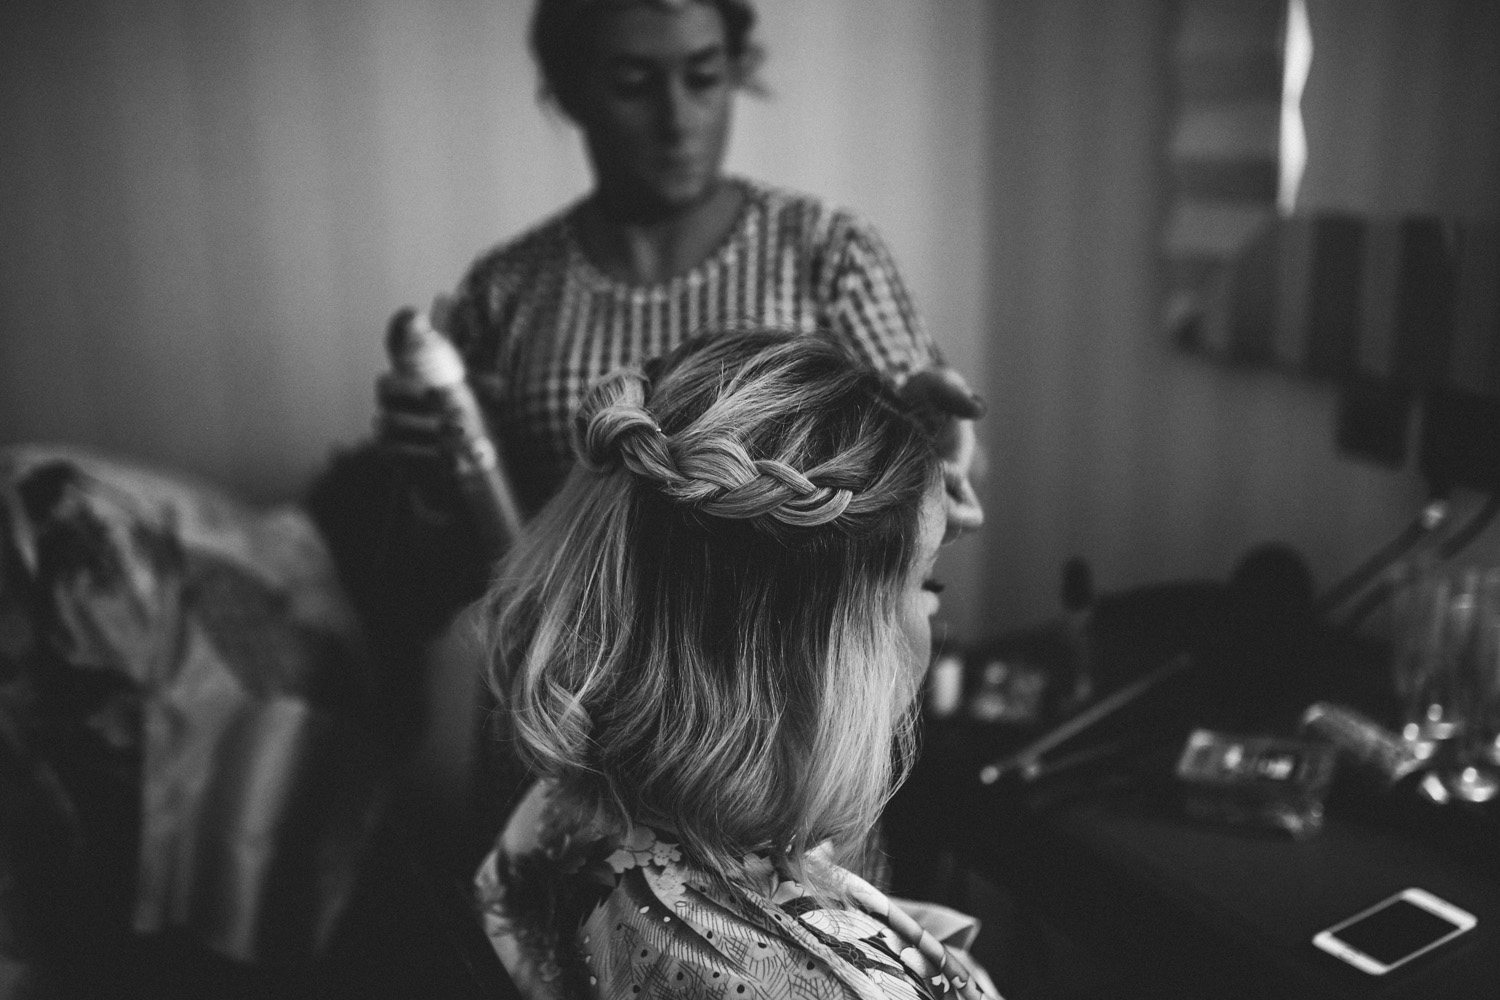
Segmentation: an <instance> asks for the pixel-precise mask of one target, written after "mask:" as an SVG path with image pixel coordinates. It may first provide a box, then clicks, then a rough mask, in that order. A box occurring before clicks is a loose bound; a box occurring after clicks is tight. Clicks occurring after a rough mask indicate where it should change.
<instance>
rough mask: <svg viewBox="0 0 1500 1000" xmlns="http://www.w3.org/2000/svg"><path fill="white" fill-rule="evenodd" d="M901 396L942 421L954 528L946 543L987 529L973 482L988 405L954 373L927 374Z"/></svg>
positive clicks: (940, 446) (949, 511) (919, 374)
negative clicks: (979, 428) (978, 429)
mask: <svg viewBox="0 0 1500 1000" xmlns="http://www.w3.org/2000/svg"><path fill="white" fill-rule="evenodd" d="M901 396H902V398H904V399H905V400H906V401H907V403H909V404H910V405H911V406H912V407H913V408H915V409H917V410H919V411H925V412H928V413H932V414H935V415H937V416H938V417H940V418H941V421H942V422H941V425H940V427H939V429H938V450H939V452H940V453H941V454H942V458H943V488H944V492H945V494H946V496H945V501H946V506H947V515H948V526H947V531H946V533H945V534H944V541H950V542H951V541H952V540H953V539H955V538H957V537H958V536H959V535H961V534H963V533H964V532H966V531H973V530H974V529H976V528H978V527H980V526H981V525H983V524H984V508H983V507H981V506H980V505H979V497H978V495H977V494H975V492H974V484H973V483H971V482H970V481H969V474H970V472H971V471H973V468H974V460H975V456H976V454H977V451H978V446H977V442H976V440H975V437H974V420H975V419H976V418H978V417H980V416H982V415H983V414H984V403H983V402H982V401H981V400H980V398H979V397H978V396H976V395H974V392H973V390H971V389H970V388H969V384H968V383H967V382H965V381H964V377H963V376H962V375H960V374H959V373H958V372H956V371H954V370H953V369H952V368H943V367H939V368H924V369H922V370H921V371H918V372H914V373H913V374H912V375H911V376H910V377H908V378H907V380H906V381H905V382H904V383H903V384H902V386H901Z"/></svg>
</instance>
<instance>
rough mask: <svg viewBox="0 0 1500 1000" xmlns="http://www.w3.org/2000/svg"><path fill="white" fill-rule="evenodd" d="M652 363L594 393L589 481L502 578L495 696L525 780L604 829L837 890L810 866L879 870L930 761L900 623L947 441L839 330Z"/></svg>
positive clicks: (492, 670)
mask: <svg viewBox="0 0 1500 1000" xmlns="http://www.w3.org/2000/svg"><path fill="white" fill-rule="evenodd" d="M649 367H650V368H651V371H650V373H649V375H648V373H647V372H645V371H642V370H640V369H629V370H626V371H622V372H617V373H615V374H613V375H610V376H606V377H605V378H604V379H602V380H601V381H600V382H598V383H596V384H595V385H594V386H593V387H592V388H591V390H590V392H589V394H588V395H587V397H586V398H585V400H584V403H583V405H582V408H581V410H580V412H579V413H578V415H577V420H576V426H575V431H576V433H575V448H576V450H577V452H578V457H579V463H578V464H577V465H576V466H575V468H574V470H573V471H572V473H571V474H570V476H569V478H568V480H567V481H566V483H565V484H564V486H563V488H562V490H561V492H560V493H559V494H558V495H557V496H556V497H555V498H554V499H553V500H552V502H551V503H550V504H548V505H547V507H546V508H545V509H544V510H543V511H542V513H541V514H540V515H539V516H538V518H537V520H536V521H534V522H533V523H532V524H531V525H530V526H529V527H528V529H527V531H526V532H525V533H524V534H523V535H522V537H521V539H520V540H519V541H518V543H517V544H516V546H515V547H514V548H513V549H512V551H511V552H510V553H509V554H508V555H507V556H506V558H505V559H504V560H503V561H502V562H501V564H500V566H499V567H498V569H497V573H496V578H495V582H494V584H493V585H492V588H491V590H490V592H489V594H488V595H487V596H486V598H485V599H484V604H483V605H482V608H481V610H482V611H483V614H482V615H481V616H480V619H481V621H482V623H483V627H484V628H485V629H486V630H487V633H488V636H487V645H488V648H489V650H490V658H489V680H490V682H491V684H492V686H493V688H494V690H495V693H496V695H497V699H498V702H499V704H500V705H501V706H502V707H503V708H502V712H503V717H504V721H506V723H507V728H508V730H509V737H510V738H511V739H513V740H514V743H515V749H516V751H517V753H518V755H519V756H520V758H521V760H522V762H523V763H525V764H526V765H527V766H528V768H529V769H530V770H531V771H532V772H533V773H535V774H536V775H538V776H540V777H545V778H550V779H553V780H555V781H557V782H558V783H560V784H561V785H563V786H564V787H566V788H567V789H568V790H569V791H570V792H572V793H573V794H574V795H575V796H576V797H578V798H579V799H580V800H582V801H584V802H586V803H588V804H590V805H592V806H593V807H594V808H595V809H596V810H598V811H599V813H600V814H601V817H602V818H603V819H605V820H607V821H610V822H613V823H616V824H619V825H621V826H622V827H626V826H628V825H630V824H632V823H644V824H646V825H650V826H654V827H657V828H660V829H664V830H668V831H672V832H673V833H674V834H675V835H676V837H677V838H679V840H680V842H681V844H682V846H683V847H684V849H685V850H686V851H688V853H689V855H690V856H691V857H692V858H693V859H694V860H695V861H696V862H697V863H698V864H700V865H702V866H703V867H705V868H707V869H708V870H709V871H711V872H714V873H716V874H718V875H719V876H721V877H724V878H728V879H734V878H735V877H736V875H737V873H739V872H741V864H742V859H744V858H745V857H747V856H748V855H750V854H752V853H761V854H768V855H769V856H770V857H771V858H772V860H773V861H775V862H779V863H782V864H784V865H785V866H786V868H787V869H788V870H789V871H791V872H793V873H795V874H797V875H798V876H800V877H802V878H803V879H805V880H808V881H809V884H810V885H812V886H813V887H814V888H815V889H818V888H819V886H820V882H821V881H822V880H820V879H819V877H818V875H817V874H816V872H815V871H813V870H811V869H809V868H807V867H805V866H804V865H803V859H804V855H805V854H806V852H807V851H808V850H810V849H811V848H812V847H814V846H816V845H817V844H819V843H821V842H823V841H825V840H832V842H833V845H834V848H835V857H836V858H838V859H840V860H842V861H844V862H845V863H849V864H852V865H855V866H858V865H859V864H860V862H861V861H862V860H863V859H862V851H863V850H864V844H865V842H866V839H867V836H868V834H869V831H870V830H871V829H872V828H873V826H874V823H875V821H876V819H877V817H878V815H879V811H880V809H881V808H882V807H883V805H884V804H885V802H886V800H887V798H888V797H889V795H890V794H891V792H892V791H894V789H895V788H896V787H897V785H898V784H899V782H900V781H901V780H903V779H904V778H905V776H906V773H907V771H908V770H909V768H910V763H911V759H912V755H913V753H914V745H915V736H914V707H913V706H914V704H915V699H916V694H917V690H918V687H919V685H920V673H919V672H918V671H914V670H913V668H912V665H911V664H910V662H908V660H907V657H908V656H909V654H908V653H906V652H905V650H906V647H905V645H904V644H903V643H902V642H901V640H900V638H899V635H898V633H897V626H896V621H897V619H896V615H897V612H898V607H899V603H898V602H899V598H900V596H901V593H902V586H903V583H904V582H905V580H906V575H907V574H908V573H909V572H910V570H911V567H912V565H913V563H914V560H915V559H916V553H917V549H918V544H917V540H918V519H919V514H920V509H921V505H922V503H923V501H924V499H925V498H926V497H927V495H928V492H929V491H930V490H933V489H935V488H936V484H937V483H938V482H939V479H940V467H939V460H938V456H937V453H936V451H935V447H934V443H933V439H932V436H931V434H930V433H929V432H928V430H927V429H926V428H925V427H924V426H923V424H922V423H921V422H920V421H919V420H917V419H916V417H915V415H914V414H912V413H911V412H910V411H909V410H908V409H907V408H906V407H905V405H904V404H903V403H902V402H901V401H900V400H899V398H898V397H897V396H896V395H895V394H894V393H893V392H892V391H891V389H890V388H889V387H888V386H887V385H886V383H885V382H884V380H883V379H882V378H881V376H880V375H879V374H878V373H876V372H875V371H874V370H873V369H871V368H869V367H867V366H865V365H864V364H863V363H861V362H859V361H857V360H855V359H854V358H853V356H852V355H851V354H849V353H848V352H847V351H846V350H845V349H843V348H842V347H840V346H838V345H837V344H836V343H835V342H833V341H832V340H831V339H828V338H827V337H825V336H822V335H789V334H782V333H773V332H754V333H743V334H723V335H718V336H700V337H697V338H694V339H693V340H690V341H688V342H687V343H685V344H683V345H682V346H681V347H679V348H678V349H676V350H675V351H673V352H672V353H671V354H669V355H668V356H666V357H665V358H664V359H662V360H661V361H659V362H656V363H653V364H652V365H651V366H649ZM822 888H823V889H824V890H827V889H829V887H828V886H826V885H825V886H823V887H822ZM833 891H836V889H834V890H833Z"/></svg>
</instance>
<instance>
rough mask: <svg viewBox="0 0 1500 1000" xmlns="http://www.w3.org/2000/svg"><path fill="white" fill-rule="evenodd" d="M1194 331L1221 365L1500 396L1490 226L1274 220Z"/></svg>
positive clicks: (1494, 228)
mask: <svg viewBox="0 0 1500 1000" xmlns="http://www.w3.org/2000/svg"><path fill="white" fill-rule="evenodd" d="M1196 333H1197V346H1198V347H1199V348H1201V349H1202V350H1203V351H1205V352H1207V353H1208V354H1210V355H1212V356H1214V357H1216V358H1220V359H1222V360H1226V361H1230V362H1238V363H1245V364H1258V365H1272V366H1275V367H1279V368H1284V369H1287V370H1289V371H1293V372H1300V373H1304V374H1308V375H1312V376H1316V377H1320V378H1330V379H1337V380H1354V379H1362V380H1374V381H1378V382H1388V383H1395V384H1399V385H1406V386H1411V387H1417V388H1422V387H1439V388H1444V389H1457V390H1460V391H1462V392H1467V393H1473V394H1481V395H1483V394H1488V395H1500V225H1497V224H1495V223H1481V222H1468V221H1466V222H1460V221H1457V220H1452V219H1440V218H1437V217H1432V216H1425V217H1416V216H1413V217H1405V218H1392V219H1372V218H1366V217H1362V216H1355V215H1348V214H1339V213H1321V214H1312V215H1307V216H1297V217H1293V218H1290V219H1281V220H1276V221H1274V222H1272V223H1270V224H1268V225H1267V226H1265V227H1264V228H1263V229H1262V230H1261V231H1260V232H1259V233H1258V234H1256V236H1255V237H1254V238H1253V239H1252V240H1251V241H1250V243H1249V245H1248V246H1247V247H1246V248H1245V249H1244V250H1243V251H1242V252H1241V253H1240V254H1239V255H1238V256H1237V257H1236V258H1235V259H1234V261H1233V263H1232V266H1231V267H1230V268H1228V269H1227V270H1226V272H1225V273H1224V274H1223V276H1222V278H1221V280H1220V281H1218V282H1217V283H1216V284H1215V285H1214V286H1212V288H1210V289H1209V290H1208V291H1207V293H1206V294H1205V296H1204V298H1203V300H1202V310H1201V313H1200V317H1199V321H1198V324H1197V330H1196Z"/></svg>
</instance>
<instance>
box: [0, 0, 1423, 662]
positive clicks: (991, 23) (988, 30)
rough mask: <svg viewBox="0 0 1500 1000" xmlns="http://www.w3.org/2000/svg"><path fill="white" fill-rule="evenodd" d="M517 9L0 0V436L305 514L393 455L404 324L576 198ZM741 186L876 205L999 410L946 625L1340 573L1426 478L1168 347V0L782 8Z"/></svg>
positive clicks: (955, 352) (1276, 380) (845, 1)
mask: <svg viewBox="0 0 1500 1000" xmlns="http://www.w3.org/2000/svg"><path fill="white" fill-rule="evenodd" d="M528 8H529V4H524V3H521V2H518V0H516V2H511V0H506V2H501V0H445V2H444V3H442V4H419V3H415V2H409V0H408V2H397V0H372V2H369V3H364V4H339V3H334V2H332V0H285V2H279V3H248V2H242V3H226V4H212V5H200V4H190V3H187V2H185V0H138V2H134V3H128V4H126V3H105V2H103V0H62V2H48V3H43V2H41V0H21V2H14V0H13V2H12V3H9V4H6V5H4V7H3V12H0V86H3V91H0V128H3V134H4V138H5V141H4V143H3V146H0V150H3V151H0V233H3V234H4V240H3V243H0V443H9V442H20V441H61V442H68V443H74V444H83V445H88V446H93V447H97V448H100V449H103V450H106V451H109V452H111V453H114V454H119V455H123V456H126V457H133V458H138V459H140V460H143V461H146V462H150V463H153V464H157V465H161V466H164V467H168V468H180V469H183V470H185V471H190V472H193V473H197V474H200V475H205V476H207V477H209V478H211V479H213V480H214V481H216V482H219V483H222V484H223V485H225V486H226V487H228V488H230V489H232V490H235V491H237V492H239V493H241V494H243V495H245V496H247V497H250V498H252V499H254V500H257V501H270V500H277V499H284V498H287V497H291V496H294V495H295V494H296V493H297V491H298V490H299V489H301V487H302V486H303V485H304V484H305V483H306V482H307V480H308V478H309V477H310V476H311V475H312V474H313V473H314V472H315V471H316V470H317V469H318V468H319V466H320V465H321V463H322V462H324V461H325V460H326V459H327V456H328V454H329V452H330V450H331V449H332V448H334V447H336V446H339V445H342V444H349V443H352V442H354V441H356V440H358V439H360V438H362V437H363V436H364V435H365V434H367V432H368V429H369V426H370V420H371V419H372V417H373V413H374V410H373V381H374V379H375V377H376V375H377V373H378V372H379V371H380V369H381V367H382V366H383V356H382V348H381V337H382V332H383V326H384V323H385V320H386V318H387V317H388V316H389V315H390V313H391V312H392V311H394V310H395V309H396V308H397V307H399V306H401V305H403V304H405V303H421V302H425V301H426V300H427V299H428V298H429V297H430V296H431V295H432V294H433V293H435V292H438V291H440V290H446V289H448V288H450V287H451V286H452V285H453V283H454V282H455V281H456V280H457V279H458V277H459V275H460V273H461V271H462V270H463V268H464V267H465V266H466V264H467V263H468V262H469V261H470V260H471V259H472V258H473V257H474V256H475V255H476V254H477V253H478V252H480V251H481V250H483V249H484V248H486V247H488V246H490V245H492V244H493V243H495V242H497V241H499V240H501V239H502V238H505V237H507V236H510V235H512V234H514V233H516V232H517V231H519V230H520V229H521V228H523V227H524V226H526V225H529V224H530V223H532V222H534V221H536V220H537V219H538V218H540V217H541V216H542V215H543V214H544V213H547V212H550V211H552V210H554V209H555V208H557V207H560V206H561V205H562V204H564V203H565V202H566V201H567V200H568V199H570V198H572V197H575V196H577V195H578V194H580V193H582V192H583V191H584V190H585V187H586V184H587V174H586V171H585V169H584V164H583V161H582V157H581V154H580V151H579V148H578V143H577V140H576V138H575V136H574V135H573V133H572V132H571V130H570V129H569V128H568V127H567V126H566V125H565V124H563V123H562V122H561V121H559V120H558V119H557V118H556V116H549V115H548V114H547V113H546V112H544V111H543V110H542V109H541V108H540V107H539V106H538V104H537V102H536V100H535V80H534V75H533V71H532V68H531V65H530V62H529V59H528V58H527V55H526V53H525V49H524V28H525V22H526V17H527V13H528ZM760 8H761V12H762V21H763V28H764V31H763V39H764V41H765V43H766V46H767V48H768V50H769V53H770V58H769V61H768V63H767V65H766V69H765V74H764V76H765V79H766V82H767V84H768V86H769V89H770V91H771V94H770V96H769V97H767V98H765V99H755V98H747V99H744V100H742V101H741V102H740V105H739V110H738V114H739V120H738V125H737V130H736V133H735V139H734V143H733V147H732V150H731V155H730V166H731V169H733V170H735V171H738V172H743V173H746V174H749V175H752V176H756V177H759V178H762V179H765V180H769V181H773V182H777V183H782V184H787V185H790V186H793V187H797V188H802V189H805V190H809V191H812V192H815V193H818V194H821V195H824V196H827V197H829V198H831V199H833V200H835V201H838V202H841V203H844V204H847V205H850V206H852V207H854V208H856V209H857V210H859V211H860V212H862V213H863V214H864V215H865V216H867V217H868V218H870V219H871V220H872V221H874V222H875V223H876V224H877V225H878V226H879V227H880V228H881V230H882V231H883V232H884V234H885V235H886V237H887V239H888V241H889V242H890V243H891V245H892V247H893V249H894V251H895V253H896V256H897V258H898V260H899V261H900V263H901V264H902V266H903V269H904V271H905V274H906V276H907V278H908V280H909V282H910V284H911V286H912V288H913V291H914V293H915V296H916V298H917V300H918V304H919V305H920V306H921V307H922V308H923V310H924V312H925V313H926V315H927V318H928V320H929V322H930V325H931V326H932V328H933V330H934V332H935V333H936V335H937V337H938V339H939V341H940V343H941V344H942V346H943V348H944V350H945V351H946V353H947V355H948V357H949V359H950V360H951V361H952V362H953V363H954V364H955V365H956V366H957V367H959V368H960V369H962V370H963V371H965V372H966V373H967V374H968V375H969V376H970V378H971V380H972V381H973V382H974V383H975V385H976V387H977V388H978V390H979V391H980V393H981V394H982V395H983V396H984V397H985V398H986V400H987V401H988V403H989V406H990V414H989V416H988V417H987V418H986V420H985V421H984V423H983V424H982V428H981V433H982V435H983V437H984V441H985V446H986V453H987V458H988V465H989V472H988V475H987V477H986V478H985V479H984V480H983V482H982V493H983V497H984V500H985V502H986V505H987V509H988V512H989V524H988V526H987V528H986V529H985V530H984V531H983V532H982V533H981V534H980V535H978V536H974V537H971V538H968V539H965V540H963V541H961V542H959V543H957V544H956V545H955V546H954V547H953V548H952V549H951V550H950V552H949V553H948V554H947V555H946V556H945V558H944V569H945V575H946V576H947V578H948V582H949V584H950V588H949V591H948V592H947V593H946V594H945V595H944V604H945V613H944V616H945V619H946V620H947V621H948V623H949V625H950V628H951V634H952V635H953V636H954V637H956V638H960V639H965V638H976V637H980V636H984V635H989V634H992V633H994V632H997V631H1000V630H1002V629H1005V628H1010V627H1016V626H1021V625H1026V624H1030V623H1032V622H1034V621H1036V620H1037V619H1039V618H1042V617H1046V616H1048V615H1051V614H1052V613H1054V612H1055V611H1056V609H1057V607H1058V598H1057V582H1058V573H1059V570H1060V567H1061V565H1062V563H1063V561H1064V560H1065V559H1066V558H1067V557H1069V556H1071V555H1081V556H1084V557H1085V558H1087V559H1089V560H1090V561H1091V563H1092V564H1093V565H1094V567H1095V570H1096V574H1097V577H1098V579H1099V583H1100V585H1101V586H1102V587H1104V588H1105V589H1118V588H1121V587H1126V586H1133V585H1136V584H1141V583H1149V582H1156V581H1161V580H1165V579H1174V578H1180V577H1212V578H1223V577H1224V576H1226V575H1227V574H1228V572H1229V571H1230V569H1231V568H1232V566H1233V564H1234V562H1235V561H1236V560H1237V559H1238V558H1239V556H1240V555H1242V554H1243V553H1244V552H1245V551H1246V550H1247V549H1248V548H1249V547H1250V546H1252V545H1254V544H1256V543H1259V542H1262V541H1267V540H1273V539H1274V540H1282V541H1285V542H1288V543H1290V544H1292V545H1294V546H1296V547H1297V548H1298V549H1299V550H1301V551H1302V552H1303V553H1304V554H1305V555H1306V557H1307V559H1308V561H1309V564H1310V566H1311V568H1312V570H1313V572H1314V575H1315V577H1316V578H1317V579H1318V580H1319V581H1320V582H1323V583H1326V582H1330V581H1331V580H1332V579H1334V578H1336V577H1337V576H1338V575H1339V574H1341V573H1342V572H1344V571H1346V570H1348V569H1349V568H1351V567H1352V566H1353V565H1355V564H1356V563H1357V562H1358V561H1359V560H1360V559H1362V558H1363V556H1364V555H1365V554H1367V553H1368V552H1370V551H1372V550H1373V549H1374V548H1375V547H1376V546H1378V545H1379V544H1381V543H1383V542H1384V541H1385V540H1386V539H1387V538H1389V537H1390V536H1391V535H1393V534H1394V533H1395V532H1396V531H1397V530H1398V529H1399V528H1400V527H1401V526H1402V525H1404V523H1405V522H1406V520H1407V519H1408V518H1409V517H1410V515H1411V514H1412V513H1413V512H1414V510H1415V507H1416V505H1417V504H1418V503H1419V502H1420V500H1421V498H1422V486H1421V483H1420V481H1419V480H1418V479H1417V477H1416V476H1415V475H1414V474H1413V473H1412V472H1411V471H1410V470H1388V469H1385V468H1380V467H1374V466H1370V465H1366V464H1363V463H1360V462H1357V461H1352V460H1349V459H1346V458H1343V457H1341V456H1339V455H1338V454H1336V452H1335V449H1334V445H1333V407H1334V396H1333V392H1332V390H1331V389H1330V388H1328V387H1326V386H1320V385H1315V384H1311V383H1305V382H1299V381H1295V380H1292V379H1289V378H1286V377H1284V376H1279V375H1272V374H1265V373H1255V372H1246V371H1229V370H1222V369H1216V368H1213V367H1211V366H1209V365H1208V364H1206V363H1205V362H1203V361H1201V360H1199V359H1195V358H1190V357H1186V356H1183V355H1180V354H1177V353H1175V352H1174V351H1173V350H1172V349H1171V347H1170V345H1169V344H1168V343H1167V341H1166V338H1165V337H1164V336H1163V335H1162V333H1161V332H1160V331H1159V330H1158V322H1157V318H1158V302H1157V297H1158V296H1157V292H1158V288H1157V283H1158V279H1159V268H1158V263H1157V246H1158V230H1159V226H1160V214H1161V207H1162V199H1163V197H1164V182H1165V176H1164V174H1163V157H1162V151H1161V147H1162V140H1163V130H1164V123H1165V121H1166V116H1167V104H1166V101H1167V93H1166V86H1167V77H1166V67H1165V54H1166V46H1167V44H1168V38H1169V30H1170V17H1169V14H1170V7H1169V5H1168V4H1167V3H1166V2H1164V0H1108V2H1098V0H942V2H931V0H817V2H807V0H762V2H761V4H760Z"/></svg>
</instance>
